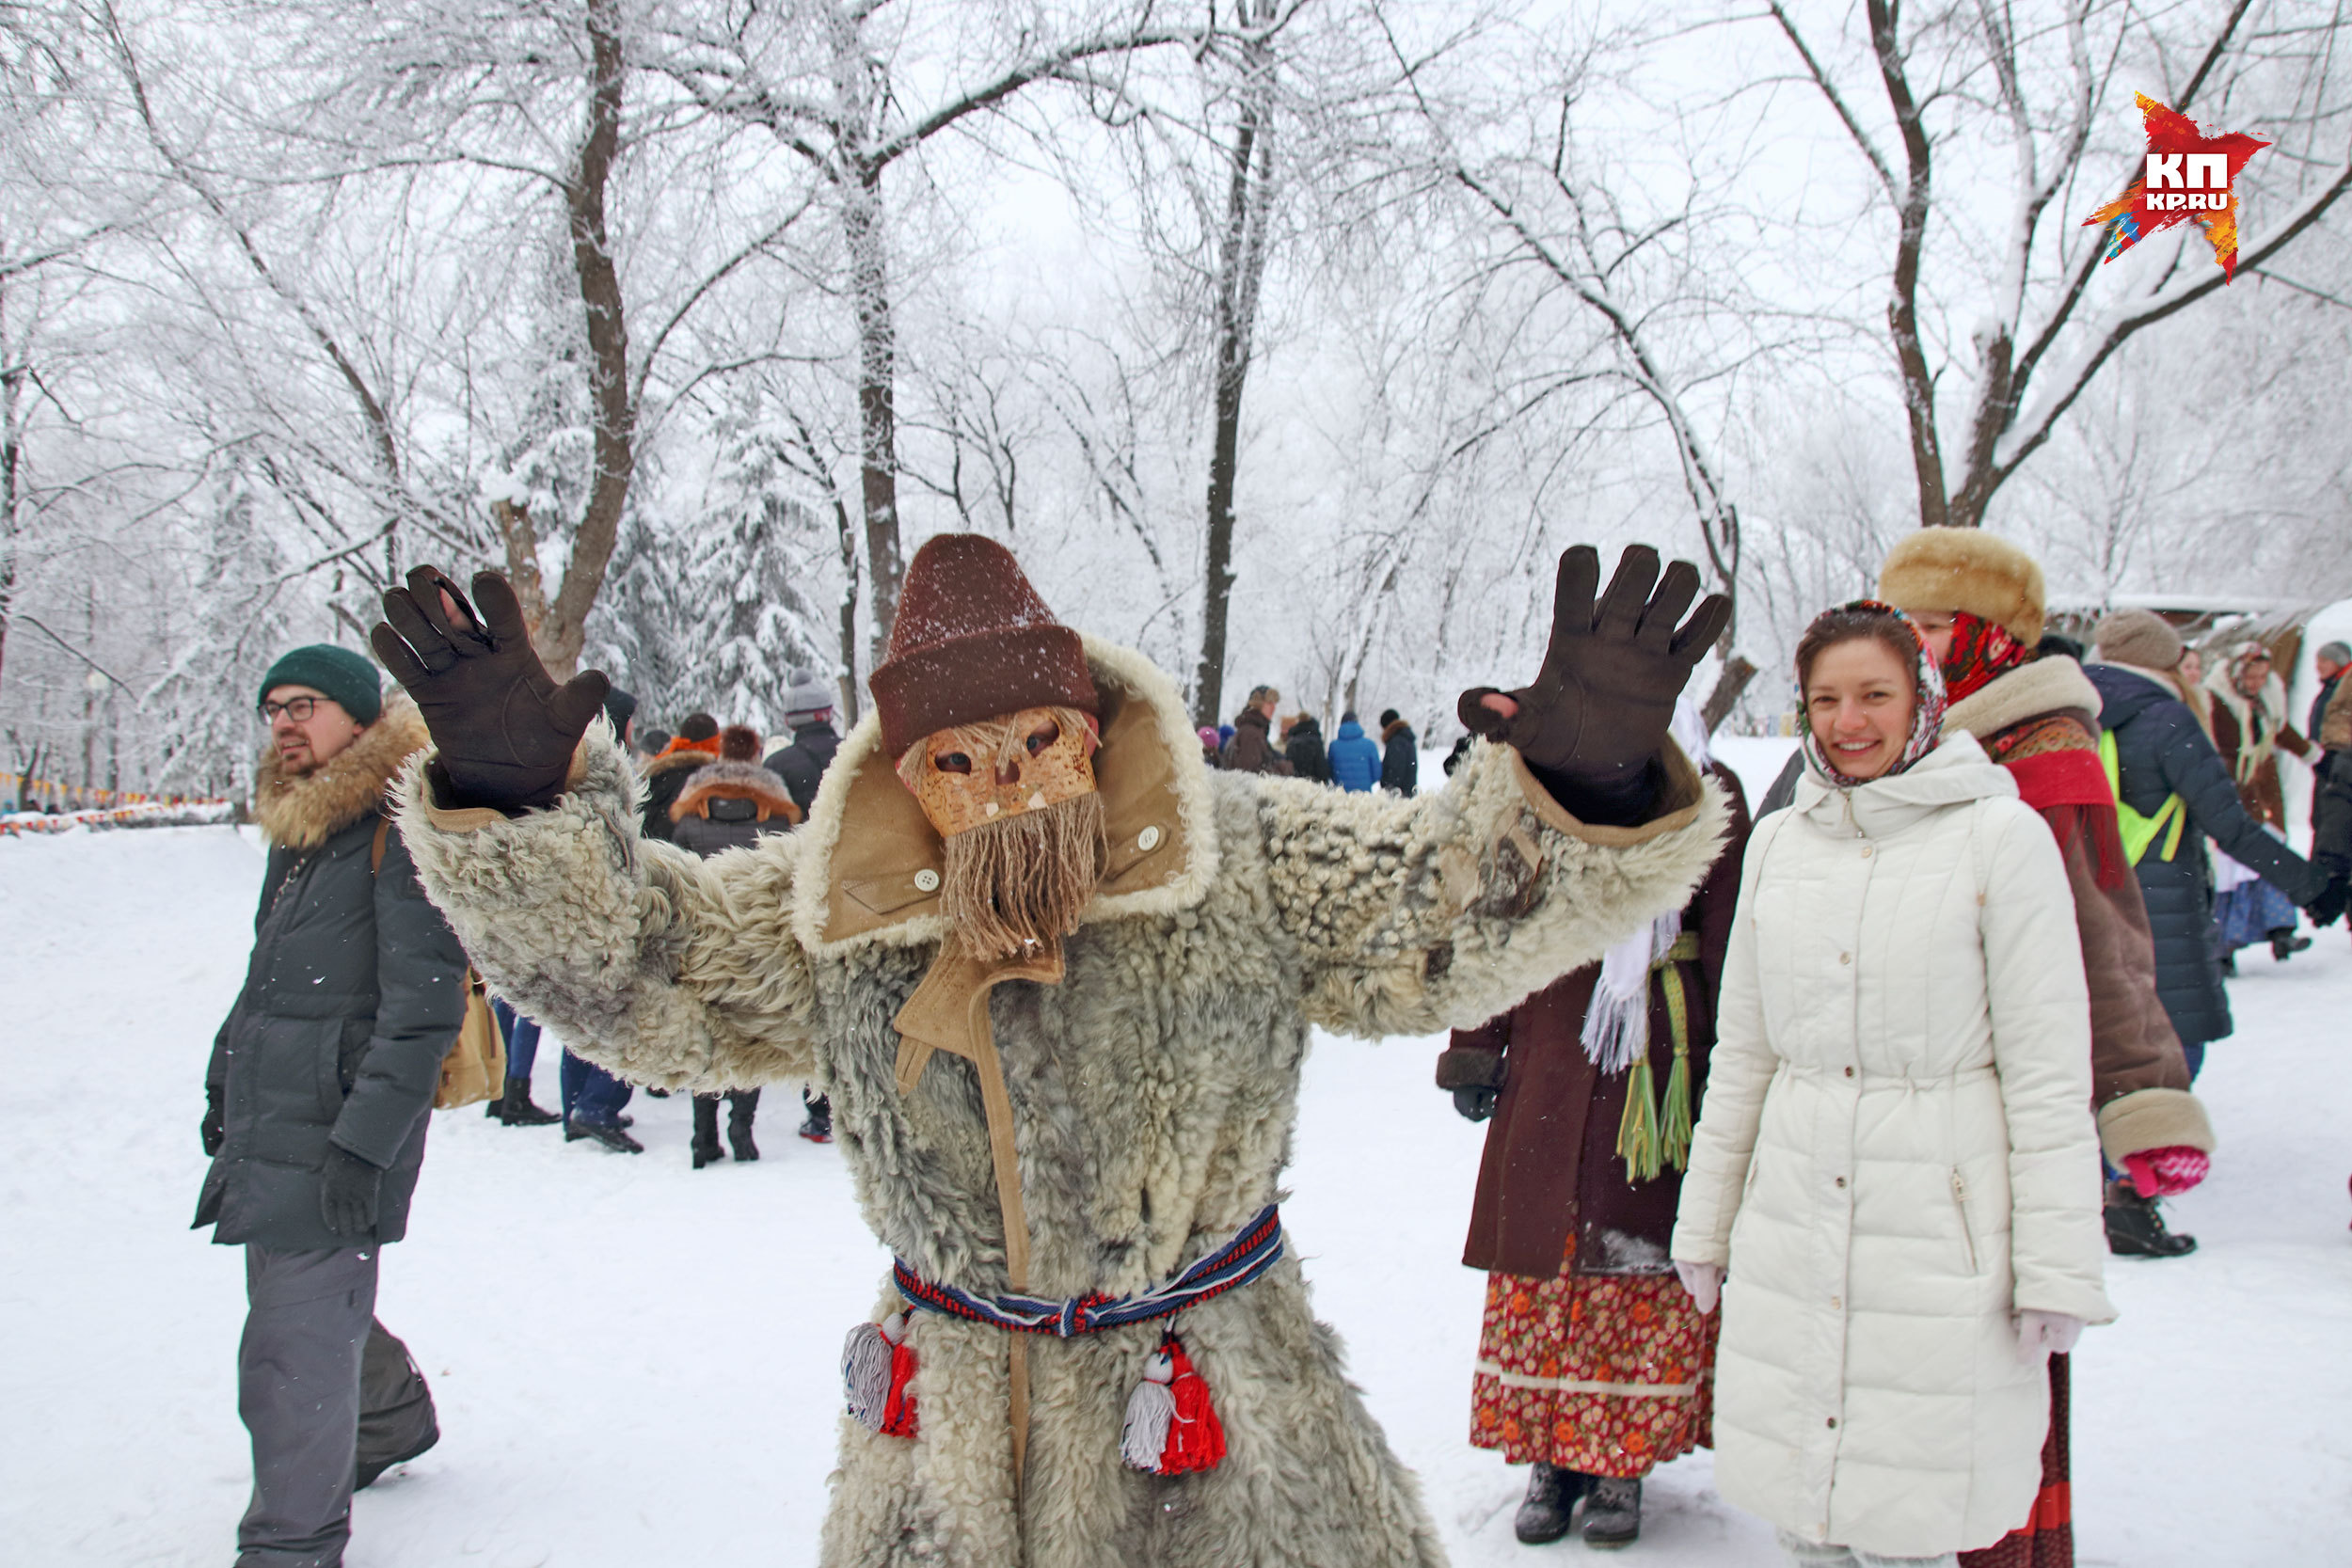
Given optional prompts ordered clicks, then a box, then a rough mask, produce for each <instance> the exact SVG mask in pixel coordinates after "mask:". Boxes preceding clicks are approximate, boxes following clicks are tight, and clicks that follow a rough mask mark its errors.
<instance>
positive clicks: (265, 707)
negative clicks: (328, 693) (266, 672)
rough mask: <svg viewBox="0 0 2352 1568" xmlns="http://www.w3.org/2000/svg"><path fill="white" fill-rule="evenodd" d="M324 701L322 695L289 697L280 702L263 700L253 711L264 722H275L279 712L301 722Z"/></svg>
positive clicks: (306, 720)
mask: <svg viewBox="0 0 2352 1568" xmlns="http://www.w3.org/2000/svg"><path fill="white" fill-rule="evenodd" d="M325 701H326V698H324V697H289V698H287V699H286V700H285V701H284V702H282V703H272V702H263V703H262V705H261V706H259V707H258V708H255V709H254V711H255V712H256V713H259V714H260V715H261V716H262V723H264V724H275V723H277V722H278V715H279V714H281V713H282V714H284V715H285V716H286V717H287V718H289V719H291V720H293V721H294V722H295V723H297V724H302V723H307V722H309V721H310V715H312V714H313V713H316V712H317V711H318V709H319V705H320V704H321V703H323V702H325Z"/></svg>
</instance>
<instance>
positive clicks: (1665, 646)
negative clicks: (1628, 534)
mask: <svg viewBox="0 0 2352 1568" xmlns="http://www.w3.org/2000/svg"><path fill="white" fill-rule="evenodd" d="M1599 582H1600V555H1599V552H1598V551H1597V550H1595V549H1594V548H1593V547H1592V546H1590V545H1578V546H1574V547H1573V548H1571V549H1569V550H1567V551H1565V553H1563V554H1562V555H1561V557H1560V573H1559V578H1558V584H1557V590H1556V594H1555V596H1554V598H1553V600H1552V610H1551V646H1550V647H1549V649H1548V650H1547V651H1546V652H1545V654H1544V663H1543V668H1542V670H1540V671H1539V672H1538V673H1536V676H1535V680H1534V684H1533V685H1531V686H1523V687H1521V688H1519V689H1518V690H1517V691H1512V692H1508V693H1504V692H1500V691H1497V690H1496V689H1495V688H1493V687H1491V686H1482V687H1477V688H1474V689H1470V690H1469V691H1465V692H1463V693H1462V697H1461V702H1460V704H1459V705H1458V706H1457V708H1456V712H1457V713H1458V714H1459V715H1460V717H1461V720H1462V723H1463V724H1464V725H1465V726H1466V727H1467V728H1468V729H1469V730H1470V732H1471V733H1472V734H1474V735H1483V736H1486V738H1487V739H1489V740H1495V741H1500V742H1502V743H1503V744H1504V745H1508V746H1516V747H1518V751H1519V754H1520V755H1522V756H1524V757H1525V758H1526V759H1527V761H1528V763H1529V764H1530V766H1532V767H1533V768H1535V769H1536V770H1537V774H1538V776H1539V777H1540V776H1542V775H1544V774H1551V775H1555V776H1557V777H1559V778H1561V779H1564V780H1566V781H1568V782H1570V783H1571V784H1576V785H1579V786H1583V787H1586V788H1597V789H1603V790H1608V789H1613V788H1615V787H1618V786H1620V785H1621V784H1623V783H1624V782H1625V781H1628V780H1629V779H1633V778H1636V777H1638V776H1639V775H1640V774H1641V773H1642V772H1643V770H1644V769H1645V768H1646V767H1647V765H1648V764H1649V762H1650V761H1651V760H1652V759H1653V758H1655V757H1657V756H1659V755H1660V754H1661V753H1662V752H1663V751H1664V750H1665V745H1666V725H1667V721H1669V720H1671V719H1672V718H1673V717H1674V709H1675V699H1676V698H1677V697H1678V696H1680V695H1681V693H1682V689H1683V687H1684V686H1685V685H1686V684H1688V683H1689V681H1690V678H1691V671H1692V667H1693V666H1695V665H1696V664H1697V663H1698V661H1699V659H1700V657H1702V656H1703V655H1705V654H1706V652H1707V650H1708V647H1709V646H1711V645H1712V644H1713V642H1714V641H1715V640H1716V639H1717V638H1718V637H1721V636H1722V635H1723V631H1724V626H1728V625H1729V624H1730V622H1731V601H1730V600H1729V599H1727V598H1725V597H1724V596H1723V595H1722V594H1709V595H1708V598H1707V600H1706V602H1705V603H1703V604H1701V605H1700V606H1699V608H1698V610H1696V611H1695V612H1693V613H1692V616H1691V619H1690V620H1689V622H1688V623H1685V622H1684V621H1683V619H1682V612H1683V611H1684V610H1688V609H1690V606H1691V601H1692V598H1694V597H1696V596H1697V594H1698V591H1699V572H1698V568H1697V567H1695V566H1693V565H1692V564H1691V563H1690V562H1687V561H1677V562H1675V563H1674V564H1673V565H1671V566H1668V567H1667V568H1666V572H1665V576H1664V577H1663V578H1661V577H1660V576H1659V572H1658V552H1657V551H1656V550H1654V549H1652V548H1650V547H1649V546H1647V545H1634V546H1629V547H1628V548H1627V550H1626V552H1625V554H1624V555H1622V556H1620V557H1619V558H1618V561H1617V575H1616V576H1615V578H1613V579H1612V580H1611V581H1610V584H1609V591H1608V592H1607V593H1606V594H1602V595H1600V598H1599V601H1598V604H1597V605H1596V603H1595V600H1594V589H1595V588H1596V587H1597V586H1598V584H1599ZM1653 590H1655V592H1653ZM1488 697H1496V698H1502V699H1505V700H1504V701H1502V702H1501V703H1500V704H1498V705H1488V703H1487V702H1486V699H1487V698H1488ZM1505 710H1507V711H1505Z"/></svg>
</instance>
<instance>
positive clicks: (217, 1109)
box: [197, 1084, 229, 1160]
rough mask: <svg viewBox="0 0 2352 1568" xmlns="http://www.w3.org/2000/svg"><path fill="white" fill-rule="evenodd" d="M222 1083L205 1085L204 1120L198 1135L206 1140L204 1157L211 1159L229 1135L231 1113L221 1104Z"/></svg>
mask: <svg viewBox="0 0 2352 1568" xmlns="http://www.w3.org/2000/svg"><path fill="white" fill-rule="evenodd" d="M221 1092H222V1091H221V1085H218V1084H207V1085H204V1121H203V1125H202V1126H200V1127H199V1128H198V1129H197V1135H198V1136H199V1137H200V1138H202V1139H203V1140H204V1157H205V1158H206V1159H208V1160H209V1159H211V1158H212V1157H213V1156H214V1155H215V1154H218V1153H219V1152H220V1146H221V1145H222V1144H223V1143H225V1142H226V1141H227V1140H228V1137H229V1113H228V1111H227V1109H226V1108H225V1107H223V1105H222V1104H221Z"/></svg>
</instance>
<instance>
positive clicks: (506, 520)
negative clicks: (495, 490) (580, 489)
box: [490, 499, 548, 648]
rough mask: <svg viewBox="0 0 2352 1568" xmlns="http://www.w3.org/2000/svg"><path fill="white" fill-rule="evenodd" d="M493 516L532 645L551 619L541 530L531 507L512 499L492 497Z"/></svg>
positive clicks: (507, 570)
mask: <svg viewBox="0 0 2352 1568" xmlns="http://www.w3.org/2000/svg"><path fill="white" fill-rule="evenodd" d="M490 516H491V518H492V519H493V520H494V521H495V522H496V523H497V524H498V529H499V538H500V540H501V542H502V543H503V544H504V545H505V546H506V580H507V581H508V582H511V583H513V584H514V585H515V597H516V599H518V600H520V601H521V602H522V607H523V626H524V627H525V628H526V629H528V630H529V631H530V633H531V643H532V647H534V648H535V647H538V646H539V628H540V627H541V626H545V625H546V624H547V619H548V590H547V584H546V583H545V582H543V581H542V580H541V579H540V577H539V531H538V530H537V529H536V528H534V527H533V526H532V521H531V509H530V508H529V507H524V506H516V504H515V503H514V502H513V501H510V500H504V499H500V500H494V501H492V502H491V503H490Z"/></svg>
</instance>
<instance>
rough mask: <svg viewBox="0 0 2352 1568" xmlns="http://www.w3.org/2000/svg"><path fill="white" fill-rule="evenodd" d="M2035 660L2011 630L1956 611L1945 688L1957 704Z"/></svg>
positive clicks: (1946, 659)
mask: <svg viewBox="0 0 2352 1568" xmlns="http://www.w3.org/2000/svg"><path fill="white" fill-rule="evenodd" d="M2031 657H2033V650H2032V649H2031V648H2028V647H2026V645H2025V644H2024V643H2023V642H2020V641H2017V639H2015V638H2014V637H2011V636H2010V634H2009V633H2008V631H2007V630H2005V629H2004V628H2003V627H2001V626H1997V625H1995V624H1994V623H1993V622H1991V621H1988V620H1986V619H1985V618H1984V617H1983V616H1981V615H1971V614H1969V613H1968V612H1967V611H1966V610H1954V611H1953V612H1952V648H1951V652H1949V653H1947V654H1946V655H1945V656H1944V685H1945V687H1946V688H1947V694H1948V695H1949V697H1950V698H1951V700H1952V701H1953V702H1955V703H1957V702H1959V701H1960V700H1961V699H1962V698H1963V697H1971V696H1974V695H1976V693H1978V692H1979V691H1981V690H1983V689H1985V688H1986V687H1988V686H1991V685H1992V684H1993V682H1994V679H1995V678H1996V677H1998V676H2001V675H2005V674H2007V673H2009V672H2010V671H2011V670H2014V669H2016V668H2017V667H2018V666H2019V665H2021V664H2023V663H2025V662H2026V660H2027V659H2029V658H2031Z"/></svg>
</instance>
